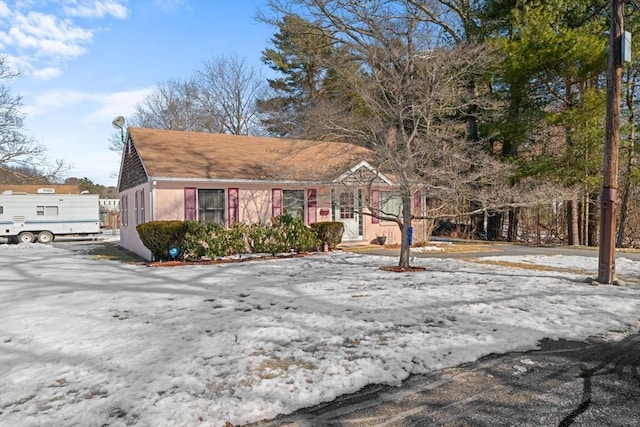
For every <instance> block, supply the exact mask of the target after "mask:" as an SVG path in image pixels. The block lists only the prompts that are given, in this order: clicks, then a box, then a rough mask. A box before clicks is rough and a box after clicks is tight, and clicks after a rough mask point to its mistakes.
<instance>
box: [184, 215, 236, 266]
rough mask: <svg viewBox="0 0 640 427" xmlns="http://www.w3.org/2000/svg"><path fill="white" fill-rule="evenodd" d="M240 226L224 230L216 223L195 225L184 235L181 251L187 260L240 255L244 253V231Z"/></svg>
mask: <svg viewBox="0 0 640 427" xmlns="http://www.w3.org/2000/svg"><path fill="white" fill-rule="evenodd" d="M245 229H246V227H245V226H243V225H241V224H236V225H234V227H233V228H231V229H226V228H224V227H223V226H222V225H220V224H218V223H217V222H205V223H202V224H197V226H196V227H194V228H193V229H192V230H191V231H190V232H189V233H187V234H186V236H185V240H184V244H183V246H182V251H183V253H184V258H185V259H188V260H196V259H201V258H203V257H206V258H211V259H214V258H216V257H220V256H228V255H234V254H241V253H244V252H246V247H247V244H246V240H245V234H246V231H245Z"/></svg>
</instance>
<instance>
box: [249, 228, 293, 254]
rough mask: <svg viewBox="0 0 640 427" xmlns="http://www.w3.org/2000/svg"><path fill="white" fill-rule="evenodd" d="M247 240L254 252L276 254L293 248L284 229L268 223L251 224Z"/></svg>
mask: <svg viewBox="0 0 640 427" xmlns="http://www.w3.org/2000/svg"><path fill="white" fill-rule="evenodd" d="M247 242H248V244H249V248H250V250H251V252H252V253H268V254H273V255H275V254H277V253H282V252H289V251H290V250H291V246H290V245H289V244H288V243H287V242H286V241H285V238H284V234H283V230H282V229H279V228H276V227H273V226H272V225H268V224H262V223H256V224H251V225H250V226H249V231H248V233H247Z"/></svg>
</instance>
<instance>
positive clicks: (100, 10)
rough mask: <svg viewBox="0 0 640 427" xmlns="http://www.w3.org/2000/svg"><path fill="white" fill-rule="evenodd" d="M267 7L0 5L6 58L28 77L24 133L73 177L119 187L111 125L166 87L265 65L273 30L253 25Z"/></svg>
mask: <svg viewBox="0 0 640 427" xmlns="http://www.w3.org/2000/svg"><path fill="white" fill-rule="evenodd" d="M264 3H265V0H15V1H7V0H5V1H2V0H0V53H1V54H3V55H5V56H7V57H8V58H9V60H10V61H11V63H12V64H13V65H15V66H17V67H19V68H20V69H21V70H22V72H23V75H22V76H21V77H20V78H18V79H14V80H11V81H8V82H7V81H5V84H8V85H9V87H10V88H11V90H12V92H13V94H14V95H20V96H22V98H23V105H24V107H23V112H24V113H26V115H27V117H26V123H25V124H26V133H27V134H28V135H30V136H33V137H34V138H35V139H36V140H37V141H38V142H40V143H42V144H44V145H45V146H46V147H47V148H48V157H49V158H50V159H51V161H52V162H53V161H54V160H55V159H60V158H61V159H65V160H66V161H68V162H70V163H71V164H72V165H73V168H72V169H71V170H70V171H69V173H68V174H67V177H70V176H74V177H79V178H82V177H87V178H89V179H91V180H92V181H93V182H95V183H98V184H103V185H115V184H116V181H117V178H116V177H114V176H113V175H114V173H115V172H117V170H118V168H119V164H120V158H119V156H118V155H117V154H116V153H114V152H111V151H109V150H108V147H109V137H110V136H111V135H112V134H113V133H114V131H115V130H114V129H113V127H112V126H111V121H112V120H113V119H114V118H115V117H116V116H120V115H121V116H125V117H128V116H129V115H131V114H132V113H133V111H134V108H135V105H136V103H138V102H140V101H141V100H143V99H144V97H145V96H146V95H148V94H149V93H150V92H151V91H152V90H153V88H154V87H155V86H156V85H157V84H158V83H159V82H161V81H163V80H167V79H183V78H184V79H186V78H189V77H191V75H192V73H193V72H194V71H195V70H196V69H199V68H201V65H202V62H203V61H206V60H209V59H213V58H215V57H218V56H220V55H228V54H237V55H238V56H239V57H240V58H243V59H245V60H246V61H247V62H249V63H251V64H254V65H256V66H258V67H260V68H262V70H263V72H264V73H265V74H266V73H268V70H267V69H266V67H264V66H263V65H262V64H260V54H261V52H262V50H264V49H265V48H266V47H268V46H269V39H270V38H271V36H272V35H273V33H274V32H275V30H274V28H272V27H270V26H268V25H266V24H263V23H259V22H257V21H256V19H255V15H256V11H257V9H258V8H259V7H264Z"/></svg>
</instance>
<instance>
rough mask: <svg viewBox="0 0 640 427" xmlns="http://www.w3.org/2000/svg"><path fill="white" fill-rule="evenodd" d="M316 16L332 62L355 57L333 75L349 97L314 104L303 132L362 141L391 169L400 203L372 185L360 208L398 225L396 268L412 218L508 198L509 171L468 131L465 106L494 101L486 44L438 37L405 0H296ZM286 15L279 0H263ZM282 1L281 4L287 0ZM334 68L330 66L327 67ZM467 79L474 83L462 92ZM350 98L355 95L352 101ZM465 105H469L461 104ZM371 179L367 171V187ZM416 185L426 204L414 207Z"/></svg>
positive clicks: (483, 108) (477, 107)
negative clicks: (333, 49)
mask: <svg viewBox="0 0 640 427" xmlns="http://www.w3.org/2000/svg"><path fill="white" fill-rule="evenodd" d="M291 4H296V5H300V6H304V7H305V8H306V9H307V11H308V14H309V15H310V16H311V17H312V19H313V20H314V22H319V23H321V24H322V25H323V26H324V28H325V30H326V32H327V33H328V34H332V35H333V37H334V42H335V43H336V45H337V46H338V49H337V51H339V52H342V53H346V55H345V56H344V57H342V58H338V57H335V58H332V60H333V61H339V60H344V61H345V62H349V63H353V62H356V63H357V64H359V68H358V70H357V72H356V73H353V67H347V66H344V67H343V66H334V69H335V70H337V71H338V72H339V71H340V70H347V71H348V72H349V74H348V75H342V76H340V78H338V79H336V81H340V82H343V84H344V85H345V87H344V90H345V91H346V92H349V93H352V94H354V99H353V102H352V103H351V104H349V103H344V102H340V103H336V102H331V101H329V100H325V102H324V103H323V102H318V103H317V104H318V105H317V106H316V108H315V109H314V110H313V111H312V112H311V113H310V114H309V121H308V123H307V129H306V131H307V135H308V136H309V137H312V138H316V139H331V140H347V141H350V142H353V143H356V144H359V145H363V146H365V147H368V148H370V149H371V150H373V152H374V153H375V154H374V155H375V157H376V159H377V165H376V166H377V167H378V170H379V171H381V173H383V174H389V175H390V176H393V178H394V179H393V180H394V181H395V183H396V188H395V192H396V194H397V197H399V198H400V200H401V205H402V207H401V209H398V210H394V211H391V210H388V209H387V208H386V205H385V203H377V201H376V200H373V198H372V197H371V194H372V193H371V191H369V192H368V193H369V194H368V195H367V196H365V197H364V201H363V202H364V204H365V206H366V208H367V209H366V210H365V211H364V213H365V214H369V215H372V216H375V217H377V218H379V219H382V220H386V221H393V222H395V223H396V224H398V226H399V228H400V231H401V234H402V244H401V252H400V259H399V267H401V268H408V267H409V259H410V256H409V254H410V245H409V230H410V227H411V224H412V220H414V219H418V218H435V217H440V216H445V215H460V214H469V213H470V212H469V207H468V206H469V201H470V200H474V201H476V202H477V203H476V208H477V211H479V212H482V211H485V210H487V209H489V208H490V207H495V206H506V205H509V204H510V203H515V202H514V198H515V197H516V193H515V190H514V188H513V187H511V186H509V185H507V183H508V182H509V180H508V178H509V177H510V173H511V169H510V167H508V166H507V165H504V164H502V163H500V162H498V161H497V160H496V159H494V158H493V157H492V156H491V155H490V154H489V153H487V152H486V151H484V147H486V146H487V144H485V143H483V141H481V140H480V139H479V138H475V139H472V138H468V135H467V133H468V132H469V127H468V125H467V122H468V120H467V119H468V115H469V114H470V112H473V113H474V114H475V118H476V119H477V120H478V121H481V120H482V119H483V117H486V115H487V114H488V113H491V112H493V111H495V110H496V107H497V106H496V105H495V104H494V102H493V101H492V100H491V98H490V97H489V96H488V95H489V93H488V90H487V89H486V88H487V85H486V84H485V86H484V88H483V87H482V85H481V84H482V81H483V78H484V75H485V73H486V71H487V68H488V67H489V66H490V65H491V64H492V63H493V61H494V58H493V57H492V55H491V52H489V51H488V50H487V49H486V48H485V47H484V46H482V45H479V44H474V43H471V42H464V41H460V42H459V43H457V44H453V43H450V42H449V39H448V38H447V37H442V34H443V33H442V32H441V31H438V30H437V29H438V28H439V27H438V26H437V25H435V24H432V23H429V22H425V20H424V10H422V9H419V8H416V7H415V5H414V4H410V3H409V2H403V1H398V2H387V1H383V0H371V1H366V2H351V1H349V2H344V1H340V0H297V1H289V2H287V5H289V6H290V5H291ZM271 5H272V7H275V8H276V9H275V10H279V11H280V12H281V13H286V12H287V11H288V9H287V8H282V9H278V7H282V6H283V4H282V3H278V4H275V2H272V3H271ZM285 6H286V5H285ZM334 65H335V64H334ZM470 82H473V85H474V90H469V84H470ZM355 98H357V99H355ZM470 106H473V109H470V108H469V107H470ZM375 181H376V177H370V178H368V181H367V184H368V185H369V186H370V187H369V188H371V185H372V184H373V183H374V182H375ZM418 192H420V193H421V194H422V195H425V196H426V199H427V200H429V201H431V202H432V205H431V207H432V208H431V209H430V210H426V211H425V210H423V211H421V212H414V211H413V201H414V196H415V195H416V193H418Z"/></svg>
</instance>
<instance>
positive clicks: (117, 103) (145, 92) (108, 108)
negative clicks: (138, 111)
mask: <svg viewBox="0 0 640 427" xmlns="http://www.w3.org/2000/svg"><path fill="white" fill-rule="evenodd" d="M153 89H154V88H153V87H148V88H143V89H137V90H130V91H123V92H114V93H111V94H108V95H102V96H101V100H100V103H101V104H102V105H101V106H100V107H99V108H98V109H96V110H95V111H93V112H92V113H91V114H90V115H89V118H91V119H97V120H107V119H108V120H109V123H111V120H113V118H114V117H116V116H124V117H129V116H131V115H132V114H133V113H134V112H135V107H136V104H138V103H140V102H141V101H142V100H144V99H145V98H146V97H147V96H149V95H150V94H151V92H152V91H153Z"/></svg>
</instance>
